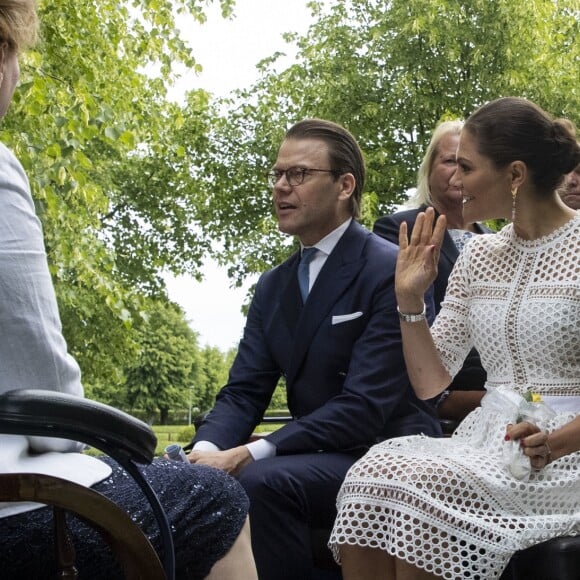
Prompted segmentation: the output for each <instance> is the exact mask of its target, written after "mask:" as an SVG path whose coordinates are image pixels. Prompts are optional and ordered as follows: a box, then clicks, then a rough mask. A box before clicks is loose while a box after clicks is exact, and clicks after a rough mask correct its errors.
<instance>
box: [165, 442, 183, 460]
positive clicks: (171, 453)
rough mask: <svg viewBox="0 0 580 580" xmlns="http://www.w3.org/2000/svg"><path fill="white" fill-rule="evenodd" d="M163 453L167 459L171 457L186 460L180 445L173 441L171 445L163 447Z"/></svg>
mask: <svg viewBox="0 0 580 580" xmlns="http://www.w3.org/2000/svg"><path fill="white" fill-rule="evenodd" d="M165 453H166V454H167V457H169V459H173V461H185V462H187V455H186V454H185V451H184V450H183V447H181V445H177V443H173V444H172V445H168V446H167V447H166V448H165Z"/></svg>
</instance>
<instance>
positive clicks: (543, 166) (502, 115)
mask: <svg viewBox="0 0 580 580" xmlns="http://www.w3.org/2000/svg"><path fill="white" fill-rule="evenodd" d="M464 130H465V131H468V132H469V133H470V134H472V135H473V136H474V137H475V138H476V140H477V147H478V151H479V153H481V154H482V155H484V156H485V157H488V158H489V159H491V161H492V162H493V163H494V165H495V166H496V167H497V168H501V167H505V166H506V165H508V164H509V163H511V162H512V161H523V162H524V163H525V164H526V166H527V168H528V171H529V172H530V174H531V175H530V177H531V180H532V182H533V183H534V184H535V185H536V187H537V188H538V189H539V190H540V191H543V192H546V193H549V192H552V191H554V190H555V189H556V188H557V187H558V185H560V183H561V182H562V179H563V178H564V175H565V174H566V173H569V172H570V171H572V170H573V169H574V168H575V167H576V166H577V165H578V163H580V146H579V145H578V143H577V141H576V137H575V129H574V125H573V124H572V122H571V121H569V120H567V119H554V118H553V117H551V116H550V115H549V114H548V113H546V112H545V111H543V110H542V109H541V108H540V107H538V106H537V105H535V104H534V103H532V102H531V101H528V100H526V99H522V98H518V97H503V98H501V99H496V100H495V101H491V102H489V103H486V104H485V105H483V106H481V107H480V108H479V109H477V110H476V111H475V112H474V113H473V114H472V115H471V116H470V117H469V118H468V119H467V121H466V122H465V126H464Z"/></svg>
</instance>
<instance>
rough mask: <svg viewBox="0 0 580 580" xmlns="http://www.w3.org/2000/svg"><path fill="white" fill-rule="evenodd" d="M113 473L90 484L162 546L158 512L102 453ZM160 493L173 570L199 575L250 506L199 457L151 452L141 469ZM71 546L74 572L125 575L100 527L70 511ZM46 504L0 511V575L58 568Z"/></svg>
mask: <svg viewBox="0 0 580 580" xmlns="http://www.w3.org/2000/svg"><path fill="white" fill-rule="evenodd" d="M103 461H105V462H106V463H108V464H109V465H111V467H112V469H113V473H112V474H111V476H110V477H108V478H107V479H105V480H104V481H102V482H100V483H97V484H95V485H94V486H92V487H93V489H95V490H96V491H98V492H100V493H102V494H103V495H106V496H107V497H109V498H110V499H111V500H113V501H114V502H115V503H116V504H117V505H119V506H121V507H123V508H124V509H125V510H126V511H127V513H129V514H130V515H131V518H132V519H133V520H134V521H135V522H136V523H137V524H138V525H139V526H140V527H141V529H142V530H144V531H145V533H146V535H147V537H148V538H149V540H150V541H151V543H152V544H153V545H154V546H155V548H159V546H160V537H159V528H158V525H157V520H156V519H155V516H154V515H153V512H152V510H151V509H150V507H149V503H148V502H147V500H146V499H145V498H144V496H143V492H142V491H141V489H140V488H139V487H138V485H137V484H136V483H135V481H134V480H133V479H132V478H131V476H129V475H128V474H127V473H126V472H125V471H124V470H123V469H122V468H121V467H120V466H119V465H117V463H116V462H115V461H113V460H112V459H110V458H104V459H103ZM144 473H145V475H146V478H147V480H148V481H149V483H150V484H151V486H152V487H153V489H154V490H155V492H156V493H157V495H158V496H159V499H160V501H161V504H162V505H163V507H164V509H165V512H166V513H167V517H168V519H169V522H170V524H171V528H172V530H173V541H174V544H175V557H176V570H177V573H176V576H177V578H180V579H185V578H204V577H205V576H207V575H208V574H209V571H210V570H211V568H212V566H213V565H214V564H215V563H216V562H217V561H218V560H219V559H220V558H221V557H222V556H224V555H225V554H226V553H227V552H228V550H229V549H230V548H231V546H232V545H233V543H234V541H235V539H236V538H237V536H238V534H239V533H240V530H241V528H242V526H243V525H244V521H245V519H246V516H247V513H248V504H249V502H248V499H247V496H246V494H245V492H244V490H243V488H242V487H241V486H240V484H239V483H238V482H237V480H235V479H234V478H233V477H230V476H229V475H226V474H225V473H223V472H221V471H218V470H216V469H212V468H210V467H206V466H202V465H190V464H186V463H181V462H176V461H169V460H165V459H156V460H155V461H154V462H153V463H152V464H151V465H149V466H147V467H146V468H145V469H144ZM69 527H70V529H71V532H72V534H73V538H74V545H75V551H76V554H77V558H76V567H77V569H78V570H79V580H104V579H106V580H116V579H121V578H123V577H124V576H123V573H122V571H121V568H120V567H119V565H118V564H117V562H116V560H115V558H114V556H113V555H112V553H111V551H110V549H109V547H108V546H107V544H106V543H105V542H104V541H103V540H102V538H101V537H100V535H99V534H98V533H97V532H95V531H93V530H92V529H91V528H89V527H88V526H87V525H86V524H84V523H83V522H81V521H80V520H78V519H76V518H75V517H73V516H70V517H69ZM54 555H55V551H54V544H53V533H52V510H51V509H49V508H40V509H37V510H33V511H29V512H25V513H22V514H18V515H15V516H9V517H6V518H1V519H0V578H2V579H3V580H21V579H22V580H24V579H26V580H46V579H47V578H54V577H55V573H56V567H55V559H54Z"/></svg>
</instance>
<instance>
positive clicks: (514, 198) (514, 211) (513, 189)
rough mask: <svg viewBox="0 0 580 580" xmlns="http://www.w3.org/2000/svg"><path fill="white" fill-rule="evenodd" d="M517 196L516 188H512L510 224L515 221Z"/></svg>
mask: <svg viewBox="0 0 580 580" xmlns="http://www.w3.org/2000/svg"><path fill="white" fill-rule="evenodd" d="M517 195H518V188H517V187H514V188H512V222H515V221H516V197H517Z"/></svg>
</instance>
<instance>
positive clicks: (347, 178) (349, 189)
mask: <svg viewBox="0 0 580 580" xmlns="http://www.w3.org/2000/svg"><path fill="white" fill-rule="evenodd" d="M338 179H339V182H340V185H341V188H340V196H339V199H348V198H349V197H350V196H351V195H352V194H353V192H354V188H355V187H356V179H355V178H354V175H353V174H352V173H343V174H342V175H341V176H340V177H339V178H338Z"/></svg>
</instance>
